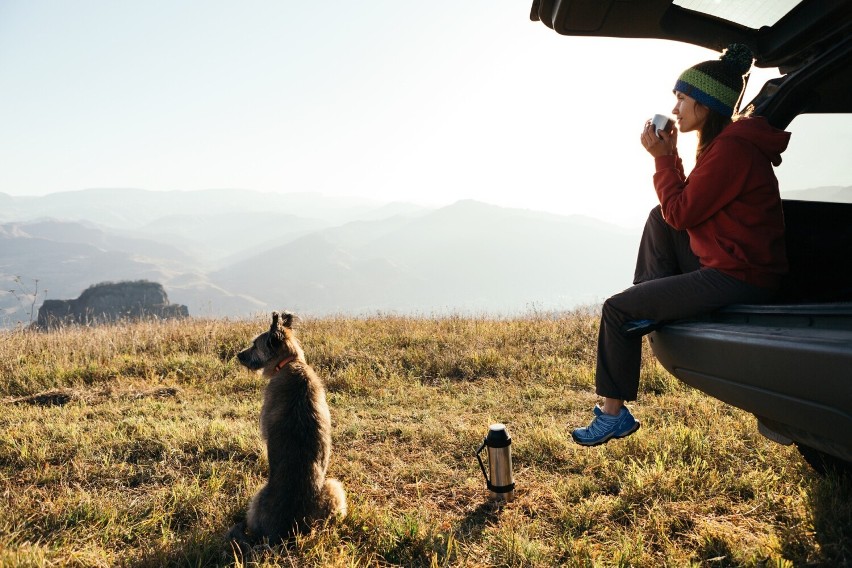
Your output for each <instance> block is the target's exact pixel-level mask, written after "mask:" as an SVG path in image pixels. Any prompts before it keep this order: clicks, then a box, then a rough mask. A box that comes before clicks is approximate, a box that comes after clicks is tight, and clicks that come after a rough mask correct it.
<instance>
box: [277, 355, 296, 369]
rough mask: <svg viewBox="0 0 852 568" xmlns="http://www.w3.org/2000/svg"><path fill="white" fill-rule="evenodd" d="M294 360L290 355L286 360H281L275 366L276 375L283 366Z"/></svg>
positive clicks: (293, 356) (294, 357)
mask: <svg viewBox="0 0 852 568" xmlns="http://www.w3.org/2000/svg"><path fill="white" fill-rule="evenodd" d="M295 360H296V356H295V355H290V356H289V357H287V358H286V359H283V360H282V361H281V362H280V363H278V364H277V365H275V372H276V373H277V372H278V371H280V370H281V369H282V368H283V367H284V365H286V364H287V363H292V362H293V361H295Z"/></svg>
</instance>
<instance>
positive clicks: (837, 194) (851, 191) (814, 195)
mask: <svg viewBox="0 0 852 568" xmlns="http://www.w3.org/2000/svg"><path fill="white" fill-rule="evenodd" d="M781 197H782V198H783V199H796V200H800V201H828V202H830V203H852V186H849V187H840V186H831V187H816V188H813V189H802V190H796V191H783V192H782V193H781Z"/></svg>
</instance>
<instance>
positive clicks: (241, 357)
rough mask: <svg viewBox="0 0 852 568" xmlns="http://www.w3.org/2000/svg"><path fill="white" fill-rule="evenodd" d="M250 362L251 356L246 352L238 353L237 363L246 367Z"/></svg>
mask: <svg viewBox="0 0 852 568" xmlns="http://www.w3.org/2000/svg"><path fill="white" fill-rule="evenodd" d="M248 360H249V355H248V353H247V352H246V351H240V352H239V353H237V361H239V362H240V363H242V364H243V365H245V364H246V363H247V362H248Z"/></svg>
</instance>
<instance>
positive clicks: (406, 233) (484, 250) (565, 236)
mask: <svg viewBox="0 0 852 568" xmlns="http://www.w3.org/2000/svg"><path fill="white" fill-rule="evenodd" d="M368 228H369V229H374V231H373V235H372V238H370V239H368V238H358V235H361V236H363V235H364V234H368V233H369V232H370V231H369V229H368ZM375 229H377V227H376V226H375V225H372V224H358V225H355V224H350V225H345V226H343V227H339V228H334V229H328V230H326V231H322V232H321V233H318V234H314V235H310V236H307V237H304V238H301V239H297V240H294V241H292V242H290V243H288V244H286V245H283V246H281V247H279V248H276V249H271V250H269V251H267V252H265V253H263V254H261V255H257V256H254V257H251V258H248V259H245V260H242V261H240V262H236V263H234V264H232V265H231V266H229V267H226V268H225V269H222V270H219V271H216V272H214V273H212V274H211V279H212V280H213V281H214V282H217V283H219V284H220V285H221V286H222V287H224V288H232V287H234V286H237V285H239V283H243V285H250V286H251V287H250V288H249V289H250V290H251V293H252V295H253V296H255V297H257V298H259V299H261V300H263V301H265V302H267V303H270V304H275V303H278V304H281V305H288V306H293V307H294V308H295V309H300V308H302V307H304V308H310V310H311V311H319V312H322V313H334V312H338V311H345V312H351V311H369V310H400V311H418V312H429V311H443V310H450V311H467V312H476V311H480V312H490V313H494V312H497V313H504V314H505V313H517V312H521V311H524V310H528V309H531V308H538V309H560V308H562V309H564V308H567V307H571V306H573V305H576V304H577V303H584V302H586V303H587V302H596V301H599V300H601V299H603V298H605V297H606V296H607V295H609V294H611V293H612V292H615V291H618V290H620V289H622V288H624V287H626V286H627V285H629V284H630V279H631V274H632V266H633V263H634V257H635V249H636V243H637V239H638V236H637V235H636V234H631V232H629V231H625V230H623V229H620V228H618V227H615V226H613V225H607V224H605V223H601V222H596V221H593V220H591V219H587V218H583V217H560V216H556V215H549V214H544V213H536V212H532V211H522V210H517V209H507V208H501V207H496V206H493V205H487V204H484V203H478V202H473V201H462V202H458V203H456V204H454V205H451V206H448V207H445V208H442V209H439V210H437V211H434V212H432V213H430V214H427V215H424V216H421V217H417V218H414V219H409V220H405V221H400V220H396V222H395V223H390V222H387V221H386V222H385V223H383V224H382V225H381V229H382V230H375ZM353 234H355V236H353Z"/></svg>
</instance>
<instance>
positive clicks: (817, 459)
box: [796, 442, 852, 476]
mask: <svg viewBox="0 0 852 568" xmlns="http://www.w3.org/2000/svg"><path fill="white" fill-rule="evenodd" d="M796 447H797V448H798V449H799V453H800V454H802V457H803V458H805V461H806V462H808V464H809V465H810V466H811V467H812V468H814V471H816V472H817V473H818V474H820V475H826V474H829V473H834V474H836V475H849V476H852V462H848V461H846V460H843V459H840V458H838V457H835V456H833V455H831V454H827V453H825V452H821V451H820V450H817V449H814V448H812V447H810V446H806V445H804V444H800V443H798V442H796Z"/></svg>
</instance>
